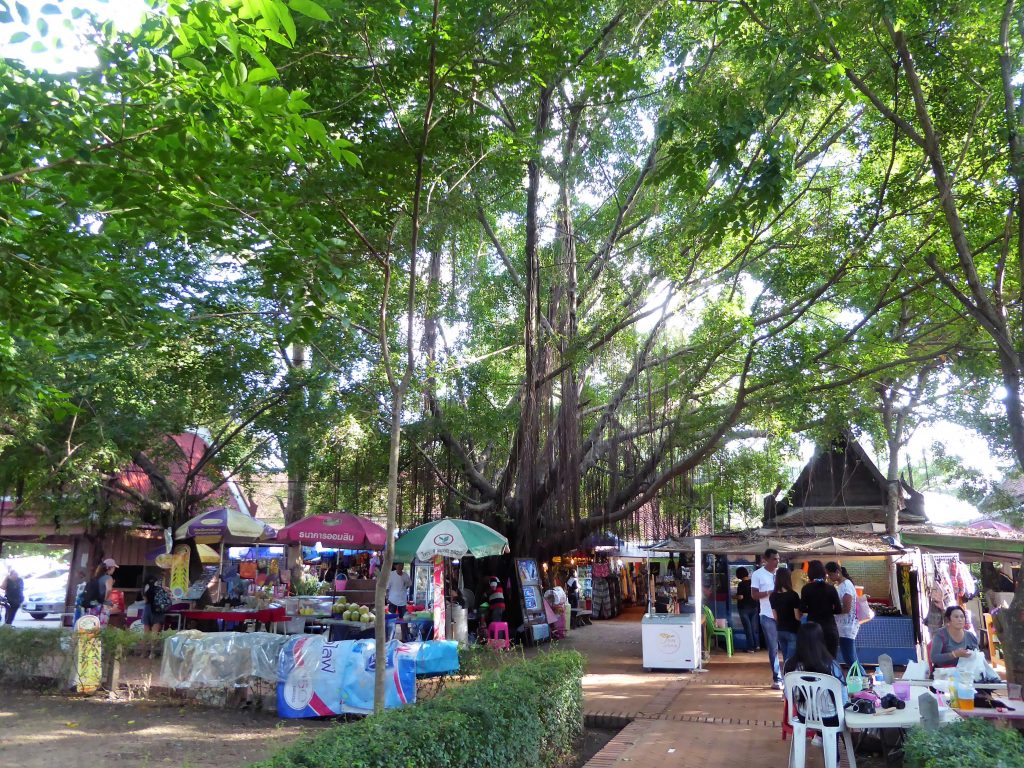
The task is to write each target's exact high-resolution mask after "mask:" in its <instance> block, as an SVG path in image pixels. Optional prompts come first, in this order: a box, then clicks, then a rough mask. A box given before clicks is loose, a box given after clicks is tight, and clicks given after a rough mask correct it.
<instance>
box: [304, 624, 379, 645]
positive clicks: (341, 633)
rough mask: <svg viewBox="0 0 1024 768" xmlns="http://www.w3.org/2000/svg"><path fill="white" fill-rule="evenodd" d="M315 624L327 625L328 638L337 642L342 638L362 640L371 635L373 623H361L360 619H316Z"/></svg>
mask: <svg viewBox="0 0 1024 768" xmlns="http://www.w3.org/2000/svg"><path fill="white" fill-rule="evenodd" d="M317 624H323V625H324V626H325V627H327V631H328V633H329V637H328V640H330V642H332V643H337V642H340V641H342V640H362V639H364V638H370V637H373V634H374V625H373V624H363V623H362V622H361V621H346V620H345V619H318V620H317Z"/></svg>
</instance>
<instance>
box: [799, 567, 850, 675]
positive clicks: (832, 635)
mask: <svg viewBox="0 0 1024 768" xmlns="http://www.w3.org/2000/svg"><path fill="white" fill-rule="evenodd" d="M807 578H808V582H807V585H806V586H805V587H804V588H803V590H802V591H801V592H800V612H801V613H804V614H806V615H807V620H808V621H813V622H814V623H815V624H818V625H820V626H821V631H822V633H823V634H824V635H825V646H826V647H827V648H828V652H829V654H830V655H831V656H832V658H833V659H834V658H835V657H836V655H837V654H838V653H839V627H837V626H836V616H838V615H839V614H841V613H842V612H843V604H842V603H841V602H839V593H838V592H836V588H835V587H833V586H832V585H831V584H829V583H828V581H827V580H826V573H825V566H824V565H823V564H822V562H821V560H811V562H810V563H808V564H807Z"/></svg>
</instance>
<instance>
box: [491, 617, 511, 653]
mask: <svg viewBox="0 0 1024 768" xmlns="http://www.w3.org/2000/svg"><path fill="white" fill-rule="evenodd" d="M487 647H488V648H502V649H507V648H511V647H512V643H511V642H509V639H508V624H507V623H506V622H504V621H492V622H491V623H490V624H488V625H487Z"/></svg>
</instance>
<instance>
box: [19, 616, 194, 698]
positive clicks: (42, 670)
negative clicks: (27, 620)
mask: <svg viewBox="0 0 1024 768" xmlns="http://www.w3.org/2000/svg"><path fill="white" fill-rule="evenodd" d="M172 634H174V632H173V631H170V630H168V631H166V632H162V633H161V634H160V635H159V639H160V640H161V641H162V640H163V639H164V638H166V637H168V636H170V635H172ZM147 640H148V641H150V642H155V640H156V638H155V637H154V636H152V635H151V636H149V637H147ZM76 642H77V638H76V637H75V633H74V631H73V630H70V629H63V628H62V629H33V628H24V629H15V628H14V627H8V626H0V682H3V683H6V684H10V685H14V686H18V687H29V686H31V687H34V688H41V689H43V688H58V689H62V688H66V687H67V685H68V683H69V681H70V680H71V668H72V666H73V664H74V663H75V644H76ZM142 642H143V636H142V634H140V633H139V632H131V631H129V630H126V629H116V628H114V627H107V628H106V629H103V630H101V631H100V643H101V645H102V653H103V659H104V668H105V669H107V668H109V667H108V665H109V660H110V659H112V658H115V657H117V656H120V655H122V654H123V653H124V651H125V650H127V649H129V648H137V647H139V646H140V644H141V643H142Z"/></svg>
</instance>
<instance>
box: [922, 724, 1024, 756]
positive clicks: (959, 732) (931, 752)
mask: <svg viewBox="0 0 1024 768" xmlns="http://www.w3.org/2000/svg"><path fill="white" fill-rule="evenodd" d="M904 756H905V760H906V764H907V766H908V768H964V767H965V766H985V768H1024V738H1022V737H1021V735H1020V733H1019V732H1017V731H1015V730H1014V729H1012V728H997V727H996V726H995V725H993V724H992V723H990V722H988V721H987V720H982V719H980V718H977V719H976V718H969V719H966V720H961V721H959V722H956V723H952V724H950V725H945V726H942V727H941V728H938V729H937V730H934V731H926V730H924V729H923V728H915V729H913V730H912V731H911V732H910V736H909V737H908V738H907V743H906V747H905V750H904Z"/></svg>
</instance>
